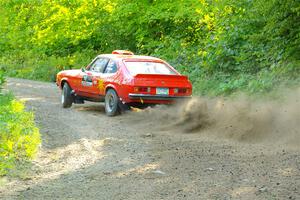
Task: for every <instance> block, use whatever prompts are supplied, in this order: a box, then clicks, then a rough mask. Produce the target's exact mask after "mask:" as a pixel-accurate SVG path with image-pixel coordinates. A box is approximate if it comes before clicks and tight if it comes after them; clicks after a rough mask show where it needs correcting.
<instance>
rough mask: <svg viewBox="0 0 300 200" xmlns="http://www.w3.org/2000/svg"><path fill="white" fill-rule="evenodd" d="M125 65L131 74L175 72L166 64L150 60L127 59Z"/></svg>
mask: <svg viewBox="0 0 300 200" xmlns="http://www.w3.org/2000/svg"><path fill="white" fill-rule="evenodd" d="M126 67H127V69H128V70H129V72H130V74H131V75H133V76H135V75H137V74H176V72H175V71H173V70H172V69H171V68H170V67H169V66H167V65H166V64H164V63H158V62H151V61H144V62H141V61H139V62H133V61H131V62H130V61H127V62H126Z"/></svg>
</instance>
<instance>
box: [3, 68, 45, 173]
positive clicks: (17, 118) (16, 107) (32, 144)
mask: <svg viewBox="0 0 300 200" xmlns="http://www.w3.org/2000/svg"><path fill="white" fill-rule="evenodd" d="M3 83H4V77H3V72H1V71H0V87H1V86H2V84H3ZM39 144H40V133H39V129H38V128H37V127H36V126H35V123H34V116H33V113H30V112H26V111H25V110H24V104H23V103H22V102H20V101H17V100H15V99H14V97H13V96H12V94H3V93H1V91H0V177H1V176H3V175H17V176H18V175H20V174H22V173H23V172H22V173H16V171H18V169H21V168H24V166H25V165H24V164H26V163H28V161H30V160H31V159H32V158H34V156H35V154H36V153H37V149H38V145H39Z"/></svg>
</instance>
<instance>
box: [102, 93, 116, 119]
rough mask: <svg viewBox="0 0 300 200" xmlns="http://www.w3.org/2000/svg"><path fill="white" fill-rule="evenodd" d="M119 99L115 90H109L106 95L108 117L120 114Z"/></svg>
mask: <svg viewBox="0 0 300 200" xmlns="http://www.w3.org/2000/svg"><path fill="white" fill-rule="evenodd" d="M118 104H119V97H118V95H117V93H116V91H115V90H113V89H109V90H108V91H107V92H106V95H105V113H106V115H108V116H110V117H111V116H115V115H117V114H119V106H118Z"/></svg>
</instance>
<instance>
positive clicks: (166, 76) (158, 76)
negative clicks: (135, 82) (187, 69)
mask: <svg viewBox="0 0 300 200" xmlns="http://www.w3.org/2000/svg"><path fill="white" fill-rule="evenodd" d="M134 77H135V78H141V79H143V78H147V79H149V78H150V79H174V80H175V79H176V80H188V77H187V76H184V75H176V74H175V75H173V74H137V75H135V76H134Z"/></svg>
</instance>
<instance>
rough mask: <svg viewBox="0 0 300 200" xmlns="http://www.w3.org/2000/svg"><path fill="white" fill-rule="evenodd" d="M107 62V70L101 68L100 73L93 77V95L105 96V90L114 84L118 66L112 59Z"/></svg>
mask: <svg viewBox="0 0 300 200" xmlns="http://www.w3.org/2000/svg"><path fill="white" fill-rule="evenodd" d="M106 61H107V64H106V65H105V68H104V69H103V68H101V70H100V71H98V72H95V74H94V76H93V83H94V85H93V87H92V90H93V93H95V94H98V95H100V96H105V88H106V85H107V84H109V83H114V77H115V73H116V72H117V70H118V67H117V64H116V62H115V61H113V60H112V59H110V60H109V61H108V60H106Z"/></svg>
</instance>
